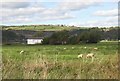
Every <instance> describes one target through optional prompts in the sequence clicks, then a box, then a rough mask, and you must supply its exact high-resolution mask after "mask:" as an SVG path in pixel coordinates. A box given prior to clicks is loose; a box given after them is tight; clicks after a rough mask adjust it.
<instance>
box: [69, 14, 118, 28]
mask: <svg viewBox="0 0 120 81" xmlns="http://www.w3.org/2000/svg"><path fill="white" fill-rule="evenodd" d="M69 25H75V26H80V27H111V26H118V16H115V17H107V18H104V20H88V21H85V22H83V21H79V22H72V23H69Z"/></svg>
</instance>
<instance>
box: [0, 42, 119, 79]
mask: <svg viewBox="0 0 120 81" xmlns="http://www.w3.org/2000/svg"><path fill="white" fill-rule="evenodd" d="M72 47H74V48H72ZM84 47H87V48H86V49H85V48H84ZM94 47H97V48H98V50H93V48H94ZM65 48H66V49H65ZM117 49H118V45H117V43H116V42H108V43H98V44H82V45H33V46H31V45H3V48H2V59H3V70H2V73H3V74H2V77H3V79H118V57H117V55H118V54H117V51H118V50H117ZM21 50H24V51H25V52H24V54H20V51H21ZM90 52H92V53H94V54H95V56H96V58H94V60H93V61H92V60H91V59H90V58H83V59H81V58H79V59H78V58H77V55H78V54H81V53H82V54H84V55H86V54H87V53H90Z"/></svg>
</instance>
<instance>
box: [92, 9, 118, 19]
mask: <svg viewBox="0 0 120 81" xmlns="http://www.w3.org/2000/svg"><path fill="white" fill-rule="evenodd" d="M93 15H95V16H101V17H107V16H117V15H118V9H112V10H100V11H96V12H95V13H94V14H93Z"/></svg>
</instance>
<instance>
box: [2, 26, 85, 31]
mask: <svg viewBox="0 0 120 81" xmlns="http://www.w3.org/2000/svg"><path fill="white" fill-rule="evenodd" d="M80 28H82V27H80ZM80 28H79V27H67V26H15V27H13V26H11V27H3V28H2V30H10V29H11V30H35V31H61V30H72V29H80ZM84 29H85V28H84Z"/></svg>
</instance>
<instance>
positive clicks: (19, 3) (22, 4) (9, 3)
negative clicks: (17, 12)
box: [1, 2, 30, 9]
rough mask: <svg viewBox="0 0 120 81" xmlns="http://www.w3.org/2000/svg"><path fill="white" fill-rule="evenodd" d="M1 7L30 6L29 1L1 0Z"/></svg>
mask: <svg viewBox="0 0 120 81" xmlns="http://www.w3.org/2000/svg"><path fill="white" fill-rule="evenodd" d="M1 5H2V8H8V9H14V8H26V7H29V6H30V3H29V2H2V3H1Z"/></svg>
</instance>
